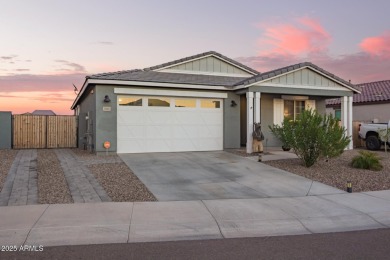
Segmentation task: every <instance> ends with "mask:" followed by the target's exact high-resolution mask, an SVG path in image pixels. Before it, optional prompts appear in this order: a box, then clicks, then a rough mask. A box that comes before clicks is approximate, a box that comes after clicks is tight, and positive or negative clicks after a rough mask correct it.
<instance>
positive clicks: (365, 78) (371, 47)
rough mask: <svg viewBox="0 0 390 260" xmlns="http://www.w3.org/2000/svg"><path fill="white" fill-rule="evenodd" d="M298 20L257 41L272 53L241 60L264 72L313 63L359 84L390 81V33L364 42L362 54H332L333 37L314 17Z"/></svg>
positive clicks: (272, 29) (268, 30)
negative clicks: (331, 43)
mask: <svg viewBox="0 0 390 260" xmlns="http://www.w3.org/2000/svg"><path fill="white" fill-rule="evenodd" d="M296 21H297V23H296V24H292V25H289V24H279V25H276V26H269V27H264V28H265V32H264V35H263V37H262V38H261V39H260V40H258V41H257V42H258V43H261V44H266V45H267V47H268V51H262V52H260V53H259V55H257V56H253V57H241V58H238V59H237V60H239V61H241V62H243V63H244V64H246V65H248V66H250V67H252V68H254V69H256V70H258V71H260V72H266V71H270V70H273V69H277V68H280V67H285V66H288V65H292V64H296V63H300V62H305V61H309V62H312V63H314V64H316V65H318V66H320V67H322V68H323V69H325V70H328V71H329V72H331V73H333V74H335V75H337V76H339V77H341V78H343V79H345V80H351V81H352V83H356V84H357V83H364V82H370V81H377V80H385V79H390V78H389V71H390V31H387V32H384V33H383V34H382V35H379V36H375V37H370V38H365V39H363V40H362V41H361V43H360V44H359V46H360V48H361V49H362V51H360V52H356V53H352V54H348V55H330V54H329V53H328V49H327V48H328V45H329V43H330V40H331V36H330V35H329V33H327V32H326V30H325V29H324V28H323V27H322V25H321V24H320V23H319V22H318V21H317V20H315V19H311V18H300V19H297V20H296ZM259 47H263V45H259Z"/></svg>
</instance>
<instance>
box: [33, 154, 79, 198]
mask: <svg viewBox="0 0 390 260" xmlns="http://www.w3.org/2000/svg"><path fill="white" fill-rule="evenodd" d="M37 175H38V199H39V203H41V204H64V203H73V200H72V196H71V194H70V191H69V187H68V183H67V182H66V179H65V175H64V172H63V170H62V168H61V165H60V162H59V160H58V158H57V156H56V154H55V153H54V150H48V149H44V150H38V158H37Z"/></svg>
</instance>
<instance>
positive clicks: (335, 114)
mask: <svg viewBox="0 0 390 260" xmlns="http://www.w3.org/2000/svg"><path fill="white" fill-rule="evenodd" d="M334 117H335V118H336V119H338V120H341V109H336V110H335V111H334Z"/></svg>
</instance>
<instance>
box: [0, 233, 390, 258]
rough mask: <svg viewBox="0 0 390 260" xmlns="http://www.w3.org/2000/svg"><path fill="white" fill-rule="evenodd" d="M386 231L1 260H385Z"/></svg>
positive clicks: (94, 248) (389, 238) (51, 251)
mask: <svg viewBox="0 0 390 260" xmlns="http://www.w3.org/2000/svg"><path fill="white" fill-rule="evenodd" d="M389 244H390V229H377V230H368V231H354V232H341V233H327V234H311V235H299V236H283V237H261V238H233V239H214V240H192V241H178V242H159V243H132V244H105V245H87V246H60V247H44V248H42V250H43V251H37V252H26V251H25V252H21V251H18V252H0V258H2V259H3V257H4V259H29V260H30V259H31V260H33V259H40V260H45V259H50V260H52V259H158V260H164V259H202V260H208V259H221V260H222V259H223V260H230V259H267V260H268V259H291V260H293V259H300V260H301V259H310V260H312V259H319V260H321V259H326V260H329V259H343V260H345V259H351V260H352V259H353V260H356V259H366V260H369V259H375V260H376V259H388V258H389V255H390V247H389Z"/></svg>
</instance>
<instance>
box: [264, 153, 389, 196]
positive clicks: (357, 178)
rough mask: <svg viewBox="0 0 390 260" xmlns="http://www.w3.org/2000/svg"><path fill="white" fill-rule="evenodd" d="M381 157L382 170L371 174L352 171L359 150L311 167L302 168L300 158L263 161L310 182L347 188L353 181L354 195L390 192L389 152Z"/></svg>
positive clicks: (357, 170) (322, 161) (380, 155)
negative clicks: (378, 191)
mask: <svg viewBox="0 0 390 260" xmlns="http://www.w3.org/2000/svg"><path fill="white" fill-rule="evenodd" d="M375 153H376V154H378V155H379V157H380V158H382V160H381V163H382V165H383V169H382V170H381V171H370V170H363V169H355V168H352V166H351V162H352V158H353V157H354V156H356V155H358V154H359V149H355V150H349V151H345V152H344V153H343V154H342V155H341V156H340V157H337V158H332V159H330V160H328V161H325V160H321V161H319V162H318V163H316V164H315V165H313V166H312V167H310V168H306V167H305V166H303V165H302V163H301V161H300V160H299V159H285V160H277V161H267V162H264V163H265V164H268V165H270V166H273V167H276V168H279V169H282V170H286V171H289V172H292V173H295V174H297V175H301V176H303V177H306V178H308V179H312V180H315V181H318V182H322V183H324V184H327V185H330V186H333V187H336V188H338V189H341V190H345V189H346V183H347V181H351V182H352V189H353V192H362V191H376V190H388V189H390V152H388V154H387V155H386V154H385V152H384V151H376V152H375Z"/></svg>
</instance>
